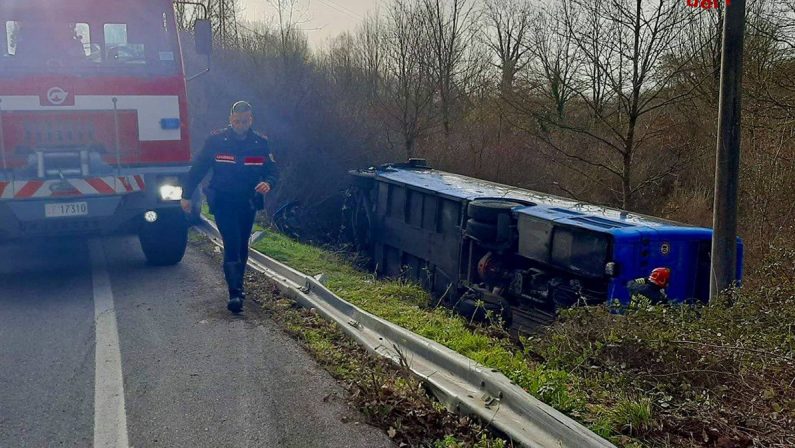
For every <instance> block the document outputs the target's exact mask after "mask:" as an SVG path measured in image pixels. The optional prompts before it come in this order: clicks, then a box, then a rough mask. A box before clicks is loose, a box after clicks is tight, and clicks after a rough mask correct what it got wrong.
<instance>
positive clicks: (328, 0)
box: [317, 0, 364, 20]
mask: <svg viewBox="0 0 795 448" xmlns="http://www.w3.org/2000/svg"><path fill="white" fill-rule="evenodd" d="M317 1H319V2H320V3H322V4H324V5H326V6H328V7H329V8H331V9H334V10H336V11H337V12H341V13H343V14H345V15H347V16H349V17H353V18H355V19H359V20H364V16H362V15H360V14H357V13H356V12H354V11H352V10H350V9H348V8H346V7H344V6H342V5H340V4H338V3H336V2H334V1H333V0H317Z"/></svg>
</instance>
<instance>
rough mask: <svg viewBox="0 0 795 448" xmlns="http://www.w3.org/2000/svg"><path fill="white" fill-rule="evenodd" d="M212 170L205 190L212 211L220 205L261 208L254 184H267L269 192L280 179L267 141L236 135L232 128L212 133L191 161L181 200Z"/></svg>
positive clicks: (253, 135)
mask: <svg viewBox="0 0 795 448" xmlns="http://www.w3.org/2000/svg"><path fill="white" fill-rule="evenodd" d="M211 168H212V170H213V175H212V178H211V179H210V183H209V185H208V186H207V188H206V189H205V194H206V195H207V202H208V204H209V205H210V209H211V211H212V210H213V209H214V208H215V207H216V206H217V205H219V204H224V205H230V204H231V205H236V206H237V205H239V206H244V205H246V204H249V205H251V206H253V207H254V208H255V209H257V210H260V209H262V207H263V201H262V195H260V194H259V193H257V192H256V191H255V188H256V186H257V184H259V183H260V182H267V183H268V184H270V186H271V189H273V188H275V187H276V183H277V182H278V180H279V170H278V168H277V166H276V162H275V161H274V159H273V156H272V155H271V152H270V147H269V146H268V138H267V137H266V136H264V135H263V134H260V133H258V132H256V131H254V130H249V131H248V133H247V134H246V136H245V138H243V139H240V138H239V137H238V136H237V135H235V132H234V130H233V129H232V127H231V126H229V127H226V128H224V129H219V130H217V131H215V132H213V133H212V134H211V135H210V136H209V137H208V138H207V140H206V141H205V142H204V147H203V148H202V150H201V152H199V153H198V154H197V155H196V156H195V157H194V159H193V164H192V166H191V169H190V172H189V173H188V178H187V180H186V182H185V185H184V186H183V190H182V197H183V199H190V197H191V196H192V195H193V191H194V190H195V189H196V187H197V186H198V185H199V183H200V182H201V181H202V179H203V178H204V176H205V175H206V174H207V171H209V170H210V169H211Z"/></svg>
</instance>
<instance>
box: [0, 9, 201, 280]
mask: <svg viewBox="0 0 795 448" xmlns="http://www.w3.org/2000/svg"><path fill="white" fill-rule="evenodd" d="M187 114H188V103H187V93H186V81H185V75H184V67H183V62H182V53H181V49H180V42H179V35H178V32H177V21H176V18H175V13H174V6H173V3H172V1H171V0H137V1H129V0H10V1H8V0H5V1H3V2H0V157H1V159H0V241H3V240H15V239H22V238H40V237H49V236H61V235H96V234H108V233H120V232H121V233H137V234H138V235H139V238H140V242H141V247H142V249H143V252H144V254H145V255H146V258H147V260H148V261H149V262H150V263H151V264H155V265H167V264H174V263H177V262H179V261H180V260H181V259H182V256H183V254H184V251H185V246H186V242H187V228H188V224H187V220H186V218H185V216H184V214H183V213H182V211H181V209H180V208H179V199H180V196H181V193H182V190H181V188H180V184H181V179H182V178H183V176H184V175H185V174H186V173H187V171H188V168H189V163H190V156H191V153H190V141H189V135H188V127H187V124H188V119H187Z"/></svg>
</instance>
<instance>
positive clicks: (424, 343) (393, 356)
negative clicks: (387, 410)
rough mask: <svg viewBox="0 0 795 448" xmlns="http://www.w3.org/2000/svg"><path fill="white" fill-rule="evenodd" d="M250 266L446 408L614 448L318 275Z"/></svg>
mask: <svg viewBox="0 0 795 448" xmlns="http://www.w3.org/2000/svg"><path fill="white" fill-rule="evenodd" d="M202 219H203V223H202V225H200V226H198V227H197V229H198V230H200V231H201V232H202V233H204V234H205V235H206V236H208V237H209V238H210V239H211V240H212V241H213V242H214V243H215V244H218V245H220V246H222V245H223V244H222V243H221V239H220V234H219V233H218V230H217V229H216V227H215V224H214V223H212V222H211V221H209V220H207V219H205V218H202ZM249 264H250V265H251V266H252V267H253V268H255V269H256V270H258V271H259V272H262V273H263V274H265V275H267V276H268V277H270V278H271V279H272V280H274V281H275V282H276V283H277V284H278V286H279V289H280V290H281V292H282V294H284V295H285V296H287V297H289V298H291V299H293V300H295V301H297V302H298V303H300V304H301V305H302V306H304V307H306V308H315V309H316V310H317V311H318V313H320V315H322V316H323V317H324V318H326V319H328V320H330V321H333V322H336V323H337V324H338V325H339V327H340V328H341V329H342V330H343V331H344V332H345V333H346V334H348V335H349V336H350V337H352V338H353V339H355V340H356V341H357V342H358V343H359V344H361V345H362V346H364V347H365V348H366V349H367V350H368V351H370V352H372V353H375V354H377V355H379V356H383V357H386V358H388V359H390V360H392V361H393V362H395V363H398V364H399V363H400V362H401V360H403V361H405V362H406V364H407V365H408V367H409V368H410V369H411V371H412V372H413V373H414V374H415V375H417V376H418V377H419V378H421V379H422V380H423V381H424V382H425V383H426V384H428V385H429V386H430V388H431V390H432V391H433V392H434V394H435V395H436V397H437V398H438V399H439V401H441V402H442V403H444V404H445V405H446V406H447V407H448V409H450V410H453V411H455V412H458V413H463V414H470V415H471V414H474V415H477V416H478V417H479V418H480V419H481V420H483V421H484V422H487V423H489V424H491V425H493V426H494V427H496V428H497V429H499V430H500V431H502V432H503V433H505V434H506V435H508V436H509V437H510V438H511V439H512V440H513V441H514V443H518V444H521V445H523V446H527V447H533V448H536V447H538V448H562V447H565V448H607V447H612V448H615V446H614V445H613V444H611V443H610V442H608V441H606V440H604V439H603V438H601V437H599V436H598V435H596V434H594V433H593V432H591V431H590V430H588V429H587V428H586V427H584V426H583V425H581V424H580V423H578V422H576V421H575V420H573V419H571V418H570V417H567V416H566V415H564V414H562V413H560V412H559V411H557V410H555V409H554V408H552V407H551V406H549V405H547V404H544V403H542V402H541V401H539V400H538V399H536V398H535V397H533V396H532V395H530V394H529V393H527V392H526V391H525V390H524V389H522V388H521V387H519V386H517V385H516V384H514V383H512V382H511V381H510V380H509V379H508V378H507V377H505V375H503V374H501V373H499V372H497V371H496V370H492V369H489V368H487V367H485V366H483V365H481V364H479V363H477V362H475V361H473V360H471V359H469V358H467V357H465V356H463V355H461V354H459V353H457V352H455V351H453V350H450V349H449V348H447V347H445V346H443V345H441V344H439V343H436V342H434V341H431V340H429V339H427V338H424V337H422V336H419V335H417V334H414V333H412V332H410V331H408V330H406V329H405V328H402V327H400V326H398V325H395V324H393V323H391V322H389V321H386V320H384V319H381V318H380V317H378V316H375V315H373V314H370V313H368V312H366V311H364V310H361V309H359V308H357V307H356V306H354V305H352V304H350V303H348V302H346V301H345V300H343V299H341V298H340V297H338V296H337V295H336V294H334V293H333V292H331V291H330V290H329V289H328V288H326V287H325V286H323V285H322V284H321V283H320V282H318V281H317V280H316V279H315V278H313V277H311V276H308V275H305V274H303V273H301V272H298V271H296V270H295V269H292V268H290V267H289V266H286V265H284V264H282V263H280V262H278V261H276V260H273V259H272V258H270V257H268V256H266V255H264V254H262V253H260V252H257V251H253V250H252V252H251V255H250V256H249Z"/></svg>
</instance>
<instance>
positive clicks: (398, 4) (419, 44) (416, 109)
mask: <svg viewBox="0 0 795 448" xmlns="http://www.w3.org/2000/svg"><path fill="white" fill-rule="evenodd" d="M421 12H422V11H421V10H420V7H419V4H418V3H415V2H413V1H412V0H396V1H395V3H394V4H393V5H392V8H391V9H390V11H389V14H388V17H387V20H388V22H389V24H388V27H387V31H386V35H385V46H386V53H385V72H386V84H387V86H386V90H387V92H386V97H385V99H386V110H387V114H388V116H389V120H388V121H389V122H391V123H395V124H396V127H397V128H398V133H399V135H400V137H401V139H402V146H403V148H404V150H405V153H406V155H407V156H408V157H412V156H413V155H414V152H415V150H416V143H417V139H418V138H419V136H420V135H421V134H422V132H423V131H424V130H425V129H427V127H428V121H429V120H428V112H429V109H430V106H431V101H432V99H433V95H434V87H433V77H432V74H431V71H430V69H429V64H428V57H429V42H428V40H427V39H426V35H425V34H424V33H423V30H422V24H423V22H422V19H423V17H422V14H421Z"/></svg>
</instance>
